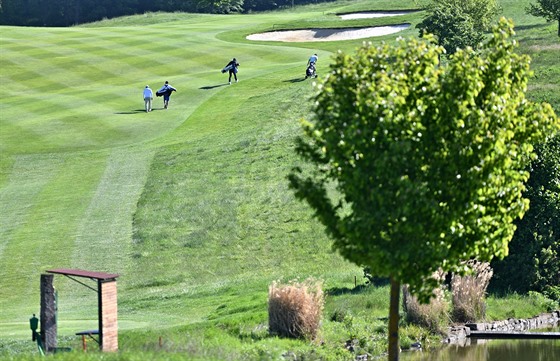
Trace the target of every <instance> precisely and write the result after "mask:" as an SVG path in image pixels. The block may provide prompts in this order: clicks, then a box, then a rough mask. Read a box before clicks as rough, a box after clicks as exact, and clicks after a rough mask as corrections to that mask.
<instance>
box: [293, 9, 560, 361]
mask: <svg viewBox="0 0 560 361" xmlns="http://www.w3.org/2000/svg"><path fill="white" fill-rule="evenodd" d="M512 34H513V24H512V23H510V22H507V21H506V20H502V21H501V22H500V26H499V28H496V29H494V33H493V36H492V37H491V38H490V40H489V41H488V42H487V43H486V44H485V45H484V46H483V48H482V52H481V53H475V52H474V50H472V49H470V48H468V49H465V50H460V51H458V52H457V53H455V55H454V56H453V57H451V58H450V60H449V62H447V63H446V64H445V65H442V64H440V62H439V56H440V55H441V54H442V52H443V48H442V47H441V46H438V45H436V44H434V43H433V42H428V41H426V40H416V39H411V40H408V41H405V40H400V41H399V42H398V44H397V45H395V46H390V45H388V44H383V45H380V46H377V47H374V46H372V45H364V46H363V47H361V48H359V49H358V50H357V52H356V54H353V55H347V54H343V53H339V54H338V55H337V56H336V57H335V59H334V63H333V64H332V65H331V68H332V69H331V74H330V75H329V76H328V77H327V78H326V79H325V80H324V82H323V83H322V84H321V85H320V91H319V93H318V95H317V96H316V103H315V106H314V113H315V117H314V119H313V120H312V121H308V122H304V124H303V130H304V133H305V135H304V136H302V137H301V138H299V140H298V143H297V147H296V151H297V152H298V153H299V154H300V155H301V156H302V157H303V159H304V160H305V161H307V162H308V163H309V164H308V166H306V167H296V168H294V170H293V171H292V173H291V174H290V176H289V179H290V184H291V186H292V187H293V188H294V190H295V193H296V196H297V197H298V198H300V199H303V200H305V201H307V202H308V203H309V204H310V206H311V207H312V208H313V209H314V211H315V215H316V216H317V217H318V219H319V220H320V221H321V222H322V223H323V224H324V226H325V227H326V230H327V232H328V234H329V235H330V236H332V238H333V239H334V243H333V247H334V248H335V249H336V250H338V251H339V252H340V253H341V254H342V255H343V256H344V257H345V258H347V259H348V260H350V261H352V262H354V263H356V264H358V265H361V266H366V267H369V269H370V270H371V271H372V273H373V274H376V275H379V276H381V277H388V278H389V279H390V282H391V302H390V317H389V359H390V360H397V359H398V317H399V316H398V310H399V307H398V306H399V289H400V285H401V284H405V283H406V284H408V285H409V286H410V289H411V291H412V292H413V293H414V294H416V295H418V296H419V297H420V299H421V300H424V301H427V299H428V298H429V297H430V296H431V292H432V290H433V288H434V286H435V285H436V282H437V281H436V280H434V279H433V278H432V274H434V271H436V270H437V269H438V268H441V269H443V270H444V271H452V272H458V273H462V272H464V271H465V268H464V267H466V266H465V263H461V261H462V260H467V259H471V258H477V259H479V260H482V261H490V260H491V259H492V258H493V257H494V256H498V257H503V256H505V255H506V254H507V250H508V248H507V245H508V242H509V241H510V239H511V237H512V235H513V233H514V230H515V226H514V224H513V221H514V220H515V219H517V218H519V217H521V216H522V215H523V213H524V212H525V211H526V210H527V208H528V202H527V201H526V200H525V199H523V197H522V191H523V188H524V186H523V184H524V182H525V181H526V180H527V178H528V176H529V172H528V171H527V170H526V166H527V163H528V161H529V160H530V158H531V157H532V155H533V147H532V144H534V143H535V142H537V141H540V140H541V139H542V138H543V137H545V134H549V133H550V132H551V131H552V129H553V128H554V129H558V128H560V124H559V123H558V119H557V118H556V116H555V114H554V112H553V110H552V108H551V107H550V105H548V104H535V103H532V102H530V101H528V100H527V99H526V97H525V90H526V88H527V80H528V77H529V74H530V70H529V59H528V57H526V56H521V55H517V54H516V53H515V45H514V42H513V41H512V39H511V36H512ZM432 40H433V39H432Z"/></svg>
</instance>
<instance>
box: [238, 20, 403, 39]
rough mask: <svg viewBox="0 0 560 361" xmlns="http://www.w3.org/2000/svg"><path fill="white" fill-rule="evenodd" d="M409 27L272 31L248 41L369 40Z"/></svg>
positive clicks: (254, 36) (401, 25) (252, 37)
mask: <svg viewBox="0 0 560 361" xmlns="http://www.w3.org/2000/svg"><path fill="white" fill-rule="evenodd" d="M408 27H410V24H399V25H392V26H376V27H369V28H358V29H356V28H348V29H309V30H286V31H272V32H268V33H261V34H252V35H249V36H247V39H248V40H257V41H283V42H309V41H340V40H354V39H363V38H371V37H374V36H383V35H389V34H394V33H397V32H399V31H402V30H404V29H406V28H408Z"/></svg>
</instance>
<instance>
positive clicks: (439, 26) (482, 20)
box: [416, 0, 499, 54]
mask: <svg viewBox="0 0 560 361" xmlns="http://www.w3.org/2000/svg"><path fill="white" fill-rule="evenodd" d="M424 6H425V8H426V16H425V17H424V19H423V20H422V22H421V23H419V24H418V25H417V26H416V27H417V28H419V29H420V35H423V34H424V33H426V32H427V33H430V34H434V35H435V36H436V37H437V39H438V43H439V45H441V46H443V47H444V48H445V50H446V52H447V54H453V53H454V52H455V51H457V49H463V48H465V47H467V46H471V47H473V48H476V47H477V46H478V44H480V43H481V42H482V40H483V39H484V33H485V31H487V30H489V29H490V26H491V24H492V21H493V20H494V18H495V17H496V16H497V14H498V13H499V7H498V4H497V2H496V0H438V1H432V2H430V3H428V4H427V5H424Z"/></svg>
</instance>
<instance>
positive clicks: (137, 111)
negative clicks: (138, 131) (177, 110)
mask: <svg viewBox="0 0 560 361" xmlns="http://www.w3.org/2000/svg"><path fill="white" fill-rule="evenodd" d="M158 110H165V108H152V112H153V111H158ZM142 113H146V110H145V109H136V110H131V111H129V112H116V113H115V114H119V115H123V114H142Z"/></svg>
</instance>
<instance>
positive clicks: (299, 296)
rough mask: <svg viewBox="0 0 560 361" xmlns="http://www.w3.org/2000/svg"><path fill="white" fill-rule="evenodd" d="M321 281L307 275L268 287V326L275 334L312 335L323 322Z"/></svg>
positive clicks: (291, 335) (297, 336)
mask: <svg viewBox="0 0 560 361" xmlns="http://www.w3.org/2000/svg"><path fill="white" fill-rule="evenodd" d="M323 305H324V296H323V290H322V284H321V282H319V281H315V280H312V279H308V280H306V281H304V282H301V283H300V282H297V281H291V282H290V283H288V284H285V285H282V284H279V283H278V282H273V283H272V285H270V287H269V288H268V329H269V332H270V333H271V334H273V335H278V336H282V337H290V338H307V339H313V338H315V336H316V335H317V331H318V330H319V326H320V323H321V313H322V311H323Z"/></svg>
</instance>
